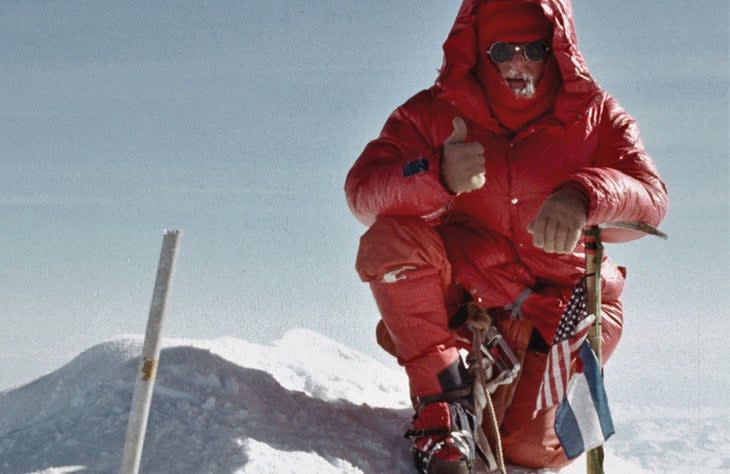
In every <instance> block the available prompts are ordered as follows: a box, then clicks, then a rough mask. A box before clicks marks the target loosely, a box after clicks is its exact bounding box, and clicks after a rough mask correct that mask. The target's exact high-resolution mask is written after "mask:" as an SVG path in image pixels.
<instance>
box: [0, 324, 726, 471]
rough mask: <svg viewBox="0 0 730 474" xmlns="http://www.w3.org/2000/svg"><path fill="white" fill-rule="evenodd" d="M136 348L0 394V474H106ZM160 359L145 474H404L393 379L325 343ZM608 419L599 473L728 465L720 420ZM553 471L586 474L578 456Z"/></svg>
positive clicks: (116, 350)
mask: <svg viewBox="0 0 730 474" xmlns="http://www.w3.org/2000/svg"><path fill="white" fill-rule="evenodd" d="M141 344H142V340H141V338H140V337H123V338H119V339H115V340H112V341H108V342H103V343H101V344H99V345H96V346H94V347H92V348H90V349H88V350H87V351H85V352H83V353H82V354H80V355H79V356H78V357H76V358H75V359H73V360H72V361H71V362H70V363H68V364H67V365H65V366H64V367H62V368H60V369H58V370H56V371H55V372H53V373H50V374H48V375H46V376H44V377H41V378H39V379H38V380H36V381H34V382H32V383H30V384H28V385H25V386H22V387H18V388H15V389H12V390H7V391H4V392H0V472H2V473H4V474H14V473H46V474H60V473H71V472H84V473H87V472H93V473H110V472H118V469H119V465H120V459H121V451H122V446H123V444H124V434H125V433H126V423H127V412H128V410H129V406H130V402H131V394H132V387H133V384H134V378H135V375H136V373H137V364H138V358H139V355H140V354H141ZM160 360H161V364H160V368H159V372H158V377H157V382H156V386H155V395H154V398H153V402H152V409H151V413H150V420H149V425H148V430H147V437H146V444H145V449H144V453H143V459H142V466H141V472H143V473H239V474H254V473H256V474H263V473H290V472H291V473H297V474H301V473H397V472H403V473H413V472H415V471H414V470H413V469H412V468H411V465H410V455H409V453H408V441H407V440H405V439H404V438H403V432H404V430H405V428H406V426H407V424H408V423H409V421H410V416H411V413H410V407H409V404H408V395H407V384H406V380H405V377H404V375H403V374H402V373H401V371H399V370H393V369H391V368H388V367H385V366H383V365H382V364H380V363H378V362H376V361H375V360H373V359H371V358H369V357H367V356H365V355H363V354H361V353H358V352H356V351H354V350H352V349H349V348H347V347H345V346H343V345H341V344H339V343H337V342H334V341H332V340H329V339H327V338H325V337H323V336H321V335H318V334H316V333H313V332H311V331H308V330H301V329H298V330H293V331H290V332H288V333H286V334H285V335H284V337H283V338H282V339H280V340H279V341H277V342H275V343H274V344H273V345H272V346H262V345H257V344H251V343H248V342H246V341H242V340H238V339H231V338H226V339H218V340H210V341H192V340H167V341H166V343H165V346H164V349H163V351H162V354H161V357H160ZM609 392H610V390H609ZM614 417H615V418H616V420H615V421H616V430H617V434H616V435H615V436H614V438H612V439H611V440H610V442H609V444H608V445H607V459H606V463H605V464H606V468H607V472H613V473H645V472H677V473H684V472H686V473H689V472H696V473H700V472H701V473H709V472H728V471H730V434H729V431H730V430H729V429H728V428H729V427H730V415H729V414H728V413H720V414H714V415H712V416H710V415H708V416H702V417H700V416H688V415H687V414H679V415H677V414H659V413H654V414H650V413H647V410H639V411H638V412H633V411H630V410H622V409H621V408H619V407H614ZM510 472H512V473H522V472H530V471H527V470H521V469H518V468H512V469H511V470H510ZM562 472H563V473H566V474H567V473H578V472H580V473H582V472H585V467H584V463H583V461H582V459H581V460H578V461H577V462H576V463H575V464H574V465H571V466H569V467H567V468H565V469H563V471H562Z"/></svg>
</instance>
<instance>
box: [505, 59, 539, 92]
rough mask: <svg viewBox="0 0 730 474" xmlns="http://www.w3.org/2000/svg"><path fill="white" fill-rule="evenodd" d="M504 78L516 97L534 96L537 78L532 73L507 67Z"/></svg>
mask: <svg viewBox="0 0 730 474" xmlns="http://www.w3.org/2000/svg"><path fill="white" fill-rule="evenodd" d="M504 80H505V82H506V83H507V86H508V87H509V88H510V89H512V92H514V94H515V96H516V97H517V98H519V99H532V98H533V97H535V92H536V91H537V88H536V84H537V78H536V77H535V76H533V75H532V74H530V73H528V72H524V71H523V72H520V71H518V70H517V69H515V68H513V67H509V68H508V69H507V70H506V71H505V73H504Z"/></svg>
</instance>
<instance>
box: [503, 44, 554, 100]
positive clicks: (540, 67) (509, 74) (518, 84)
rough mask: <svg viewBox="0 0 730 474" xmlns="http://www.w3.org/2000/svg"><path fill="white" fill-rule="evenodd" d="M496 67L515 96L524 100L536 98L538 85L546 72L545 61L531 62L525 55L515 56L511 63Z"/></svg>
mask: <svg viewBox="0 0 730 474" xmlns="http://www.w3.org/2000/svg"><path fill="white" fill-rule="evenodd" d="M495 65H496V67H497V69H498V70H499V73H500V74H501V75H502V78H503V79H504V81H505V83H506V84H507V85H508V86H509V88H510V89H512V92H514V93H515V96H517V97H519V98H523V99H531V98H533V97H534V96H535V90H536V88H537V83H538V82H539V81H540V78H542V74H543V72H544V71H545V61H530V60H528V59H526V58H525V56H524V55H523V54H515V55H514V56H512V59H511V60H510V61H507V62H505V63H495Z"/></svg>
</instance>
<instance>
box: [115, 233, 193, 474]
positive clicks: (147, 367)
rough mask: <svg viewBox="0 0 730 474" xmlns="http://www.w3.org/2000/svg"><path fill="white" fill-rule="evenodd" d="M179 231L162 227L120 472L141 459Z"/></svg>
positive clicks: (131, 473) (127, 473)
mask: <svg viewBox="0 0 730 474" xmlns="http://www.w3.org/2000/svg"><path fill="white" fill-rule="evenodd" d="M179 235H180V231H179V230H172V231H168V230H166V231H165V233H164V237H163V240H162V250H161V252H160V261H159V264H158V266H157V277H156V279H155V289H154V292H153V294H152V303H151V304H150V313H149V317H148V318H147V331H146V332H145V336H144V345H143V346H142V360H141V361H140V365H139V372H138V378H137V381H136V383H135V386H134V394H133V395H132V407H131V409H130V411H129V421H128V423H127V437H126V439H125V441H124V453H123V455H122V466H121V469H120V472H121V474H137V472H138V471H139V463H140V459H141V458H142V446H143V445H144V435H145V430H146V428H147V418H148V415H149V412H150V403H151V401H152V389H153V388H154V384H155V376H156V375H157V364H158V360H159V356H160V342H161V334H162V321H163V318H164V315H165V305H166V304H167V293H168V289H169V287H170V281H171V280H172V274H173V271H174V267H175V254H176V253H177V246H178V236H179Z"/></svg>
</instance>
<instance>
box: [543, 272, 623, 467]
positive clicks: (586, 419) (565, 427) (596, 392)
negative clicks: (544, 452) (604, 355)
mask: <svg viewBox="0 0 730 474" xmlns="http://www.w3.org/2000/svg"><path fill="white" fill-rule="evenodd" d="M594 320H595V316H594V315H592V314H588V309H587V298H586V285H585V280H583V279H581V281H580V282H579V283H578V284H577V285H576V287H575V290H574V291H573V294H572V295H571V297H570V300H569V301H568V305H567V307H566V309H565V312H564V313H563V316H562V317H561V319H560V323H559V324H558V329H557V331H556V333H555V337H554V338H553V342H552V344H551V347H550V351H549V353H548V358H547V364H546V366H545V374H544V375H543V381H542V385H541V386H540V390H539V392H538V397H537V402H536V408H535V411H536V412H537V411H538V410H543V409H547V408H550V407H552V406H554V405H557V404H560V406H559V407H558V410H557V412H556V415H555V432H556V433H557V435H558V439H559V440H560V444H561V446H562V447H563V450H564V451H565V454H566V456H567V457H568V458H569V459H574V458H576V457H578V456H579V455H580V454H581V453H583V452H585V451H587V450H589V449H592V448H595V447H596V446H600V445H601V444H603V442H604V441H605V440H606V439H608V437H609V436H611V435H612V434H613V433H614V428H613V422H612V421H611V413H610V411H609V409H608V401H607V398H606V391H605V389H604V387H603V377H602V375H601V368H600V365H599V363H598V360H597V358H596V356H595V354H594V352H593V350H592V349H591V346H590V344H589V342H588V341H587V340H586V337H587V336H588V331H589V329H590V327H591V325H592V324H593V321H594ZM578 361H580V362H581V363H580V364H579V363H578ZM579 367H582V369H581V370H578V368H579Z"/></svg>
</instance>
